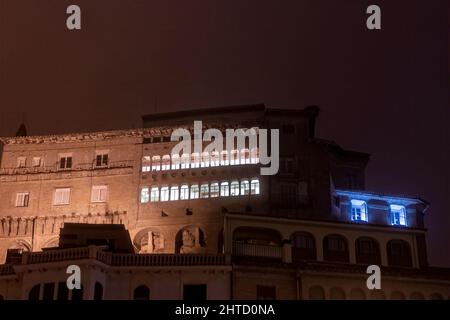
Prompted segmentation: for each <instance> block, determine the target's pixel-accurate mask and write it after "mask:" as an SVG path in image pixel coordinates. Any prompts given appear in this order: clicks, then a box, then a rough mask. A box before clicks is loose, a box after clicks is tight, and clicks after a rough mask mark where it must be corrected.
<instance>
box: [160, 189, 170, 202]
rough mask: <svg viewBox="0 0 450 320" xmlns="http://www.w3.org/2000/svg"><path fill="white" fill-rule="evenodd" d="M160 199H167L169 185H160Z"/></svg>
mask: <svg viewBox="0 0 450 320" xmlns="http://www.w3.org/2000/svg"><path fill="white" fill-rule="evenodd" d="M160 201H169V187H161V193H160Z"/></svg>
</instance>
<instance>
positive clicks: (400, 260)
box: [386, 240, 412, 267]
mask: <svg viewBox="0 0 450 320" xmlns="http://www.w3.org/2000/svg"><path fill="white" fill-rule="evenodd" d="M386 249H387V257H388V264H389V265H390V266H401V267H412V256H411V248H410V247H409V244H408V242H406V241H403V240H391V241H389V242H388V243H387V245H386Z"/></svg>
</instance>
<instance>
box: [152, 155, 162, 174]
mask: <svg viewBox="0 0 450 320" xmlns="http://www.w3.org/2000/svg"><path fill="white" fill-rule="evenodd" d="M159 170H161V157H160V156H153V157H152V171H159Z"/></svg>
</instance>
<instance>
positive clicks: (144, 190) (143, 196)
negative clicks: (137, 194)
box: [141, 188, 149, 203]
mask: <svg viewBox="0 0 450 320" xmlns="http://www.w3.org/2000/svg"><path fill="white" fill-rule="evenodd" d="M148 200H149V193H148V188H142V189H141V203H147V202H148Z"/></svg>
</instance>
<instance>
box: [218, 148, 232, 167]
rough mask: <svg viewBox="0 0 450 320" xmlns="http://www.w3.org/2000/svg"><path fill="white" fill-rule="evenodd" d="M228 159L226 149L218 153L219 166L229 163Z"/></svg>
mask: <svg viewBox="0 0 450 320" xmlns="http://www.w3.org/2000/svg"><path fill="white" fill-rule="evenodd" d="M229 163H230V162H229V159H228V151H227V150H223V151H222V152H221V153H220V165H221V166H227V165H228V164H229Z"/></svg>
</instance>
